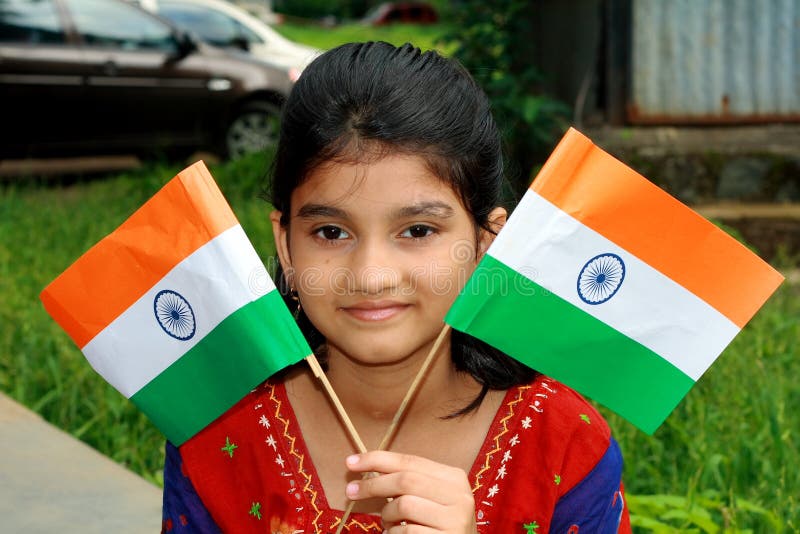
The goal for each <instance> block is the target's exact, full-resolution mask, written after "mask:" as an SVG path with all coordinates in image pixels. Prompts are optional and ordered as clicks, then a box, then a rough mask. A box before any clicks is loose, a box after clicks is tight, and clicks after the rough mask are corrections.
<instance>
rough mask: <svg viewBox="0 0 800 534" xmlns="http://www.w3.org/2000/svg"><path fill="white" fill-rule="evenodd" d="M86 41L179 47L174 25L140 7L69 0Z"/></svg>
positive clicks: (137, 47) (151, 47)
mask: <svg viewBox="0 0 800 534" xmlns="http://www.w3.org/2000/svg"><path fill="white" fill-rule="evenodd" d="M66 2H67V5H68V6H69V10H70V13H71V15H72V19H73V21H74V23H75V27H76V28H77V30H78V32H79V33H80V34H81V36H82V37H83V40H84V42H86V44H89V45H93V46H103V47H112V48H122V49H124V50H164V51H170V52H171V51H173V50H174V49H175V48H176V43H175V38H174V37H173V35H172V28H170V27H169V26H167V25H166V24H164V23H162V22H159V21H158V20H157V19H155V18H153V17H151V16H149V15H148V14H146V13H143V12H142V11H140V10H139V9H137V8H135V7H133V6H130V5H128V4H124V3H117V2H110V1H109V0H66Z"/></svg>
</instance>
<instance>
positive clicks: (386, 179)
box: [272, 155, 505, 364]
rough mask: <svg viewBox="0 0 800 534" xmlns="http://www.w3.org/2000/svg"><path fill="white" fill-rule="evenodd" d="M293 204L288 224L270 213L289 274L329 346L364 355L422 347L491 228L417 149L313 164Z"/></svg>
mask: <svg viewBox="0 0 800 534" xmlns="http://www.w3.org/2000/svg"><path fill="white" fill-rule="evenodd" d="M291 206H292V213H291V214H290V223H289V225H288V226H287V227H282V226H281V225H280V222H279V219H280V215H281V214H280V213H279V212H273V214H272V223H273V229H274V231H275V236H276V245H277V248H278V254H279V257H280V260H281V264H282V265H283V267H284V269H285V270H286V273H287V277H288V279H289V282H290V283H291V285H292V286H293V287H294V288H295V289H296V290H297V292H298V294H299V297H300V302H301V303H302V306H303V309H304V311H305V313H306V314H307V315H308V317H309V319H310V320H311V322H312V323H313V324H314V326H316V327H317V329H318V330H319V331H320V332H321V333H322V334H323V335H324V336H325V338H326V339H327V341H328V350H329V354H330V356H331V357H335V355H336V354H337V353H342V354H344V355H345V356H347V357H349V358H351V359H353V360H356V361H358V362H360V363H363V364H388V363H392V362H399V361H402V360H404V359H405V358H408V357H409V356H413V355H415V354H417V353H419V352H421V351H426V352H427V348H428V346H429V345H430V343H432V342H433V340H434V339H435V338H436V336H437V335H438V333H439V331H440V330H441V328H442V326H443V322H442V321H443V318H444V315H445V313H446V312H447V310H448V309H449V308H450V305H451V304H452V303H453V300H454V299H455V297H456V295H458V292H459V291H460V289H461V288H462V287H463V285H464V283H465V282H466V280H467V278H468V277H469V276H470V274H471V273H472V271H473V270H474V269H475V266H476V264H477V259H478V256H479V255H481V254H483V252H484V251H485V250H486V248H487V247H488V246H489V243H490V242H491V239H492V237H493V236H492V234H490V233H489V232H486V231H484V230H480V231H479V232H476V227H475V225H474V223H473V220H472V218H471V216H470V214H469V213H468V212H467V210H466V209H465V208H464V206H463V205H462V203H461V201H460V199H459V197H458V196H457V195H456V193H455V192H454V191H453V190H452V189H451V187H450V186H449V185H448V184H446V183H445V182H443V181H442V180H440V179H439V178H437V177H436V176H435V175H433V174H432V173H431V172H430V171H429V170H428V168H427V167H426V165H425V162H424V160H423V159H421V158H419V157H416V156H405V155H388V156H386V157H384V158H382V159H379V160H377V161H374V162H372V163H361V164H327V165H322V166H319V167H318V168H316V169H315V170H314V171H313V172H312V173H311V174H310V175H309V176H308V177H307V179H306V180H305V181H304V182H303V183H302V184H301V185H300V186H299V187H297V188H296V189H295V190H294V191H293V192H292V197H291ZM489 220H490V222H491V223H494V224H495V225H496V227H497V229H499V227H500V226H502V224H503V223H504V222H505V210H503V209H502V208H497V209H495V211H493V212H492V214H491V215H490V219H489Z"/></svg>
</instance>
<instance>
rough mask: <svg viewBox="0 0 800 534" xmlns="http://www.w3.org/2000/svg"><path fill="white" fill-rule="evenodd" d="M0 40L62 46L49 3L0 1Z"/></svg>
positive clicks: (52, 5)
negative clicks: (58, 44) (59, 44)
mask: <svg viewBox="0 0 800 534" xmlns="http://www.w3.org/2000/svg"><path fill="white" fill-rule="evenodd" d="M0 41H4V42H21V43H63V42H64V41H65V39H64V30H63V28H62V27H61V21H60V20H59V17H58V11H56V6H55V2H54V1H53V0H0Z"/></svg>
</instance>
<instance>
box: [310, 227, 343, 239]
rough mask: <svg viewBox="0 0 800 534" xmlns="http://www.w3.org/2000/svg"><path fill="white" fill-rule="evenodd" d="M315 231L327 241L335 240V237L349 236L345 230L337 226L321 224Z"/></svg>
mask: <svg viewBox="0 0 800 534" xmlns="http://www.w3.org/2000/svg"><path fill="white" fill-rule="evenodd" d="M315 233H316V234H317V235H318V236H319V237H321V238H322V239H327V240H328V241H335V240H337V239H346V238H348V237H350V235H349V234H348V233H347V232H345V231H344V230H342V229H341V228H339V227H338V226H323V227H322V228H320V229H318V230H317V231H316V232H315Z"/></svg>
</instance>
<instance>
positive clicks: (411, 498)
mask: <svg viewBox="0 0 800 534" xmlns="http://www.w3.org/2000/svg"><path fill="white" fill-rule="evenodd" d="M447 511H448V507H447V506H442V505H441V504H437V503H435V502H433V501H430V500H428V499H423V498H421V497H417V496H416V495H402V496H400V497H398V498H396V499H394V500H392V501H391V502H389V503H388V504H386V505H385V506H384V507H383V510H381V519H383V524H384V525H395V524H398V525H399V524H400V523H401V522H403V521H406V522H409V523H416V524H419V525H426V526H429V527H432V528H438V529H441V528H442V527H444V526H445V525H446V523H445V522H443V521H440V520H438V519H442V518H443V517H444V516H445V515H446V514H447Z"/></svg>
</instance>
